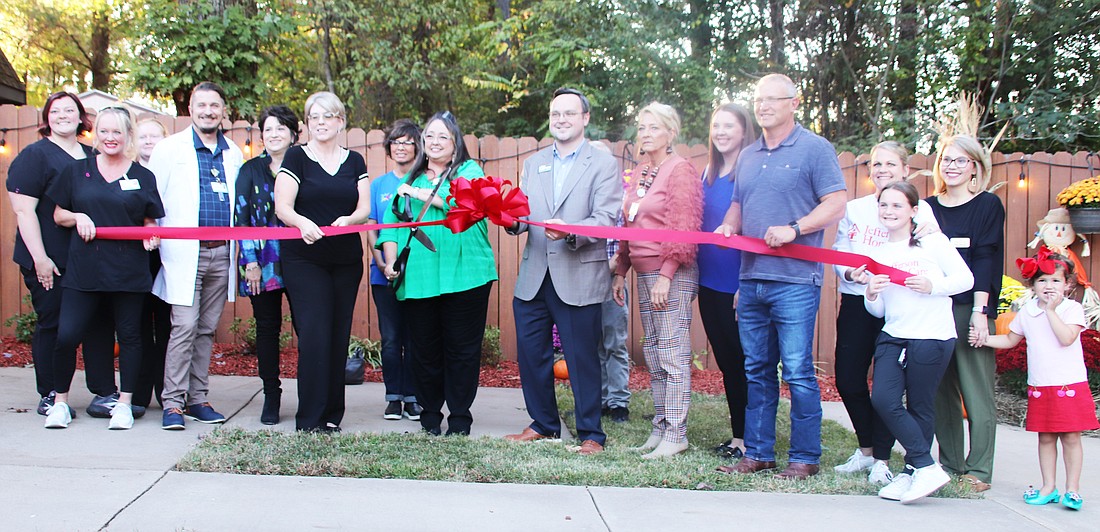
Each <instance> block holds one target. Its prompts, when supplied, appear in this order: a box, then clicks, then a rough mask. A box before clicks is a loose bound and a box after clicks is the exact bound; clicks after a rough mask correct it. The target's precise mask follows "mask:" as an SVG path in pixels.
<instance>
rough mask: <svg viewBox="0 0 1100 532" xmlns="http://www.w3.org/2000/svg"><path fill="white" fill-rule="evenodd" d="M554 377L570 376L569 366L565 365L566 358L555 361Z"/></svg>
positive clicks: (563, 378) (563, 377) (566, 377)
mask: <svg viewBox="0 0 1100 532" xmlns="http://www.w3.org/2000/svg"><path fill="white" fill-rule="evenodd" d="M554 378H556V379H561V380H565V379H568V378H569V368H568V367H566V366H565V359H562V360H559V361H557V362H554Z"/></svg>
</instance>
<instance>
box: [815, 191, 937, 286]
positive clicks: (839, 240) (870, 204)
mask: <svg viewBox="0 0 1100 532" xmlns="http://www.w3.org/2000/svg"><path fill="white" fill-rule="evenodd" d="M916 220H917V225H920V224H923V223H925V222H928V221H930V220H931V221H935V220H936V217H935V215H933V214H932V208H931V207H929V206H928V204H927V203H925V202H924V200H920V202H919V203H918V204H917V215H916ZM889 239H890V232H889V231H887V230H886V228H885V227H883V225H882V222H880V221H879V219H878V198H877V197H876V195H875V194H868V195H866V196H863V197H862V198H856V199H854V200H852V201H849V202H848V205H847V207H845V210H844V217H843V218H841V219H840V222H839V223H838V224H837V226H836V241H835V242H834V243H833V249H835V250H837V251H847V252H850V253H859V254H860V255H867V256H871V253H872V252H873V251H874V250H875V249H878V248H879V246H882V245H883V244H885V243H886V241H887V240H889ZM847 270H848V267H847V266H833V271H835V272H836V276H837V289H838V290H840V293H842V294H852V295H858V296H861V295H863V290H864V288H865V287H864V286H863V285H861V284H859V283H853V282H851V281H846V280H845V279H844V272H845V271H847Z"/></svg>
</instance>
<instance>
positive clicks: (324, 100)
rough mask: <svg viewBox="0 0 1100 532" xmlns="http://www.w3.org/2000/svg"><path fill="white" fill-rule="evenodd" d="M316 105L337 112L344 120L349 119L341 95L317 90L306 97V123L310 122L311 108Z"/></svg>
mask: <svg viewBox="0 0 1100 532" xmlns="http://www.w3.org/2000/svg"><path fill="white" fill-rule="evenodd" d="M314 105H319V106H321V109H324V110H325V111H328V112H330V113H336V115H337V116H339V117H340V119H342V120H347V111H346V110H345V109H344V102H341V101H340V97H339V96H336V95H335V94H333V93H331V92H327V91H321V92H315V93H313V94H310V95H309V98H306V108H305V119H306V124H309V110H310V109H312V108H313V106H314Z"/></svg>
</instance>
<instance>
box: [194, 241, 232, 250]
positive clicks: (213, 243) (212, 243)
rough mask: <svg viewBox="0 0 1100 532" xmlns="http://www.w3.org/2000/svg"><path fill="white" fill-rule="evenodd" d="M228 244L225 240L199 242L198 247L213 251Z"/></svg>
mask: <svg viewBox="0 0 1100 532" xmlns="http://www.w3.org/2000/svg"><path fill="white" fill-rule="evenodd" d="M228 243H229V241H227V240H199V247H201V248H206V249H214V248H220V247H222V246H224V245H226V244H228Z"/></svg>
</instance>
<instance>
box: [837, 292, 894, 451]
mask: <svg viewBox="0 0 1100 532" xmlns="http://www.w3.org/2000/svg"><path fill="white" fill-rule="evenodd" d="M884 324H885V321H884V320H883V319H882V318H876V317H874V316H872V315H871V313H870V312H867V308H866V307H865V306H864V305H863V296H857V295H852V294H840V311H839V312H838V313H837V316H836V359H835V360H836V361H835V362H834V366H833V368H834V369H835V370H836V390H837V392H838V393H839V394H840V398H841V400H843V401H844V408H845V409H846V410H848V417H849V418H851V420H852V427H853V428H854V429H855V431H856V439H858V440H859V446H860V447H864V448H866V447H870V448H871V454H872V456H874V457H875V459H878V460H890V450H891V449H892V448H893V447H894V436H893V435H892V434H890V429H889V428H887V427H886V424H885V423H883V421H882V418H881V417H880V416H879V415H878V413H877V412H875V408H874V407H873V406H871V391H870V389H868V388H867V372H868V370H870V369H871V360H872V359H873V358H874V356H875V341H876V340H877V339H878V337H879V334H880V333H881V332H882V326H883V325H884Z"/></svg>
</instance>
